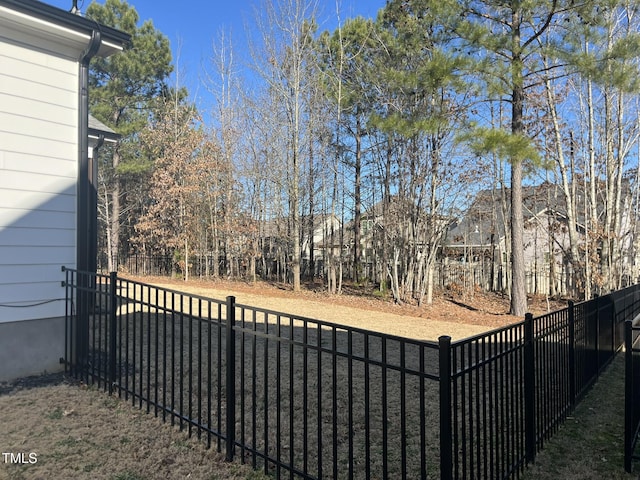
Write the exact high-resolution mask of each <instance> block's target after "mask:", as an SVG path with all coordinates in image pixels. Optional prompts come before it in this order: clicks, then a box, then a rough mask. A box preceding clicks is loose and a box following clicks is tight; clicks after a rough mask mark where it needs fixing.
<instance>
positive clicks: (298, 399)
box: [65, 269, 640, 479]
mask: <svg viewBox="0 0 640 480" xmlns="http://www.w3.org/2000/svg"><path fill="white" fill-rule="evenodd" d="M65 285H66V286H67V299H68V302H67V305H68V315H67V325H68V327H67V339H68V342H67V352H66V362H67V363H66V364H67V368H68V370H69V371H70V372H71V373H72V374H74V375H76V376H77V377H80V378H83V379H84V380H85V381H87V382H94V383H97V384H98V386H100V387H101V388H104V389H105V390H108V391H109V392H110V393H113V394H118V395H119V396H121V397H123V398H125V399H127V400H128V401H131V403H132V404H133V405H137V406H138V407H139V408H145V409H146V411H147V412H149V413H152V412H153V414H154V415H156V416H158V417H162V419H163V420H164V421H170V422H171V423H172V424H178V425H179V426H180V428H181V429H183V428H184V429H187V430H188V433H189V435H197V436H198V437H199V438H204V439H205V441H206V442H207V445H209V446H211V445H214V446H215V447H216V448H217V449H218V451H224V452H225V453H226V456H227V458H228V459H229V460H231V459H233V458H234V457H239V458H240V461H242V462H246V463H249V464H251V465H252V466H253V467H254V468H260V469H263V470H264V471H265V472H268V473H274V474H276V475H277V477H278V478H284V477H288V478H305V479H319V478H334V479H338V478H349V479H354V478H363V479H369V478H385V479H386V478H403V479H404V478H444V479H452V478H460V479H466V478H469V479H471V478H473V479H475V478H490V479H493V478H518V477H519V476H520V474H521V473H522V472H523V470H524V468H525V466H526V464H527V463H528V462H530V461H532V460H533V459H534V457H535V455H536V452H537V451H539V450H540V449H541V448H542V447H543V445H544V444H545V442H546V441H547V439H548V438H550V437H551V436H552V435H553V433H554V432H555V431H556V429H557V427H558V425H559V424H560V423H562V421H563V420H564V419H565V418H566V416H567V414H568V413H569V412H570V411H571V409H572V408H573V406H574V405H575V403H576V401H578V400H579V399H580V398H581V396H582V395H584V393H585V391H586V390H587V389H588V387H589V386H590V385H591V384H592V383H593V382H594V381H595V379H596V378H597V376H598V374H599V372H600V371H601V370H602V368H603V367H604V366H605V365H606V364H607V363H608V362H610V361H611V359H612V358H613V355H614V354H615V352H616V350H617V348H618V346H619V345H620V344H621V342H622V333H623V330H622V323H623V321H624V320H625V319H627V318H632V316H635V313H637V311H638V309H639V308H638V307H639V306H640V297H639V296H638V288H636V287H632V288H630V289H627V290H626V291H622V292H618V293H616V294H612V295H608V296H605V297H601V298H599V299H596V300H593V301H591V302H585V303H581V304H577V305H570V306H569V307H568V308H566V309H564V310H561V311H559V312H554V313H551V314H548V315H544V316H541V317H538V318H535V319H534V318H533V317H532V316H530V315H528V316H527V318H526V319H525V321H523V322H520V323H517V324H514V325H510V326H508V327H505V328H501V329H497V330H494V331H491V332H487V333H485V334H482V335H478V336H475V337H472V338H468V339H465V340H462V341H456V342H451V339H450V338H449V337H441V338H440V339H439V342H438V343H435V342H423V341H417V340H412V339H407V338H401V337H396V336H391V335H386V334H383V333H378V332H372V331H367V330H363V329H358V328H352V327H346V326H340V325H336V324H332V323H329V322H323V321H319V320H314V319H310V318H304V317H298V316H296V315H291V314H285V313H282V312H274V311H270V310H265V309H261V308H255V307H251V306H248V305H241V304H238V303H236V302H235V299H234V298H233V297H228V298H227V299H226V301H219V300H213V299H210V298H205V297H200V296H197V295H190V294H186V293H182V292H177V291H173V290H168V289H165V288H159V287H156V286H153V285H148V284H144V283H140V282H134V281H131V280H127V279H123V278H119V277H117V275H116V274H114V273H112V274H111V275H108V276H107V275H95V274H88V273H84V272H77V271H74V270H68V269H67V270H66V280H65ZM83 312H84V313H83Z"/></svg>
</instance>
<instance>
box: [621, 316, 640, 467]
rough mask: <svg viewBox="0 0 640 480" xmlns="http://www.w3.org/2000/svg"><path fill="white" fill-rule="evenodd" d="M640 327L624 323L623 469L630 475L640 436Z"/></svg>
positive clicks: (628, 322)
mask: <svg viewBox="0 0 640 480" xmlns="http://www.w3.org/2000/svg"><path fill="white" fill-rule="evenodd" d="M639 343H640V325H639V324H638V318H637V317H634V318H633V319H628V320H626V321H625V392H624V396H625V402H624V414H625V415H624V468H625V470H626V471H627V472H629V473H631V471H632V466H633V461H634V460H638V458H640V457H639V456H638V455H637V454H636V447H637V443H638V436H639V434H640V345H639Z"/></svg>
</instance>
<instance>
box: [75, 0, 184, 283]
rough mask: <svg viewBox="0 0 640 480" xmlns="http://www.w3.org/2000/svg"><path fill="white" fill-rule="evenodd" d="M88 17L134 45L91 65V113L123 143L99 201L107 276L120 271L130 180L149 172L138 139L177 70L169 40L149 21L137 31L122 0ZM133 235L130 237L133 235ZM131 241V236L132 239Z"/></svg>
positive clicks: (95, 7)
mask: <svg viewBox="0 0 640 480" xmlns="http://www.w3.org/2000/svg"><path fill="white" fill-rule="evenodd" d="M86 14H87V17H88V18H92V19H94V20H96V21H97V22H99V23H101V24H103V25H108V26H110V27H114V28H117V29H118V30H122V31H124V32H127V33H129V34H130V35H131V45H130V46H129V48H127V49H126V50H125V51H124V52H123V53H121V54H120V55H114V56H113V57H109V58H101V59H96V60H95V61H94V62H93V63H92V65H91V72H90V79H89V86H90V92H91V93H90V96H89V101H90V107H89V108H90V111H91V113H92V115H94V116H95V117H96V118H98V119H99V120H101V121H102V122H104V123H105V124H106V125H108V126H109V127H111V128H113V129H114V130H115V131H116V132H117V133H119V134H121V135H122V137H123V140H122V141H121V142H120V144H119V145H118V147H116V148H115V149H114V150H113V151H112V154H111V157H110V158H109V159H105V161H106V162H108V163H107V164H105V165H102V166H101V167H102V168H103V169H104V170H105V171H104V172H103V173H105V178H107V180H106V182H105V188H106V191H105V192H102V194H101V195H99V198H100V200H101V201H103V202H104V204H103V205H102V206H101V211H103V212H105V218H103V219H102V220H103V225H104V227H105V229H106V243H107V251H108V256H109V270H110V271H112V270H114V269H115V268H117V265H114V263H113V262H114V260H115V259H116V258H117V255H118V253H119V251H120V242H121V239H122V238H123V235H122V234H121V226H122V223H123V220H124V218H123V212H127V211H129V210H130V206H129V205H127V202H128V198H127V190H128V188H127V179H128V177H130V176H131V175H134V174H135V173H139V172H141V171H144V170H146V169H147V168H148V166H149V163H148V162H145V161H144V158H141V157H140V155H139V148H137V146H136V145H137V142H138V140H137V139H136V134H137V133H138V132H140V131H141V130H142V128H143V127H144V125H145V124H146V123H147V120H148V118H149V109H150V106H151V103H152V101H153V99H154V97H156V96H158V95H161V94H162V93H163V92H164V91H166V88H167V87H166V81H167V78H168V76H169V74H170V73H171V71H172V70H173V67H172V65H171V50H170V48H169V40H168V39H167V38H166V37H165V36H164V35H163V34H162V33H160V32H158V31H157V30H156V29H155V27H154V26H153V23H152V22H151V21H150V20H147V21H145V22H144V23H143V24H142V25H138V21H139V16H138V13H137V12H136V10H135V9H134V8H133V7H132V6H130V5H128V4H127V3H126V2H125V1H121V0H107V1H106V2H105V4H104V5H100V4H98V3H92V4H91V5H90V6H89V7H88V8H87V13H86ZM131 233H132V232H128V234H131ZM128 236H129V235H127V238H128Z"/></svg>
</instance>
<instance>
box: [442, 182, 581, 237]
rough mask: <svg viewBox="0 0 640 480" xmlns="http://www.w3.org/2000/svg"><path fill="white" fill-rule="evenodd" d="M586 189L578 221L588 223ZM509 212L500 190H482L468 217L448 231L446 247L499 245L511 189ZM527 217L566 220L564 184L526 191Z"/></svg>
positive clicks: (507, 212)
mask: <svg viewBox="0 0 640 480" xmlns="http://www.w3.org/2000/svg"><path fill="white" fill-rule="evenodd" d="M583 190H584V189H583V187H582V186H580V187H579V188H578V197H579V198H578V205H576V207H577V210H578V212H579V213H578V218H577V221H578V222H582V221H583V220H584V215H582V214H581V213H582V212H584V195H580V192H583ZM504 194H505V201H506V211H505V212H503V210H502V206H501V197H502V192H501V190H500V189H488V190H482V191H480V192H479V193H478V195H476V198H475V199H474V201H473V203H472V204H471V206H470V207H469V209H468V210H467V211H466V212H465V215H464V217H463V218H462V219H461V220H460V221H459V222H457V223H456V224H455V225H453V226H452V228H451V229H450V230H449V231H448V232H447V236H446V239H445V244H446V245H450V246H455V245H462V244H467V245H469V244H472V245H478V246H479V245H491V243H492V238H491V236H492V235H493V236H494V238H493V242H498V241H499V239H500V238H502V237H504V235H505V231H504V230H505V215H506V216H507V221H509V220H508V218H509V215H510V212H511V207H510V198H511V189H509V188H506V189H505V191H504ZM522 200H523V216H524V221H525V222H527V221H529V220H531V219H533V218H535V217H538V216H540V215H545V214H546V215H553V216H554V217H556V218H566V215H567V205H566V200H565V197H564V193H563V191H562V187H561V186H560V185H557V184H554V183H550V182H544V183H542V184H540V185H535V186H526V187H523V188H522Z"/></svg>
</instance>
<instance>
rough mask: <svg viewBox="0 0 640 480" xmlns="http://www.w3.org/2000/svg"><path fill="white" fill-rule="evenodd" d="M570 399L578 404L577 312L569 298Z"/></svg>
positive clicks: (572, 402) (573, 405) (572, 404)
mask: <svg viewBox="0 0 640 480" xmlns="http://www.w3.org/2000/svg"><path fill="white" fill-rule="evenodd" d="M569 401H570V402H571V408H573V407H575V405H576V312H575V304H574V303H573V301H572V300H569Z"/></svg>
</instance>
